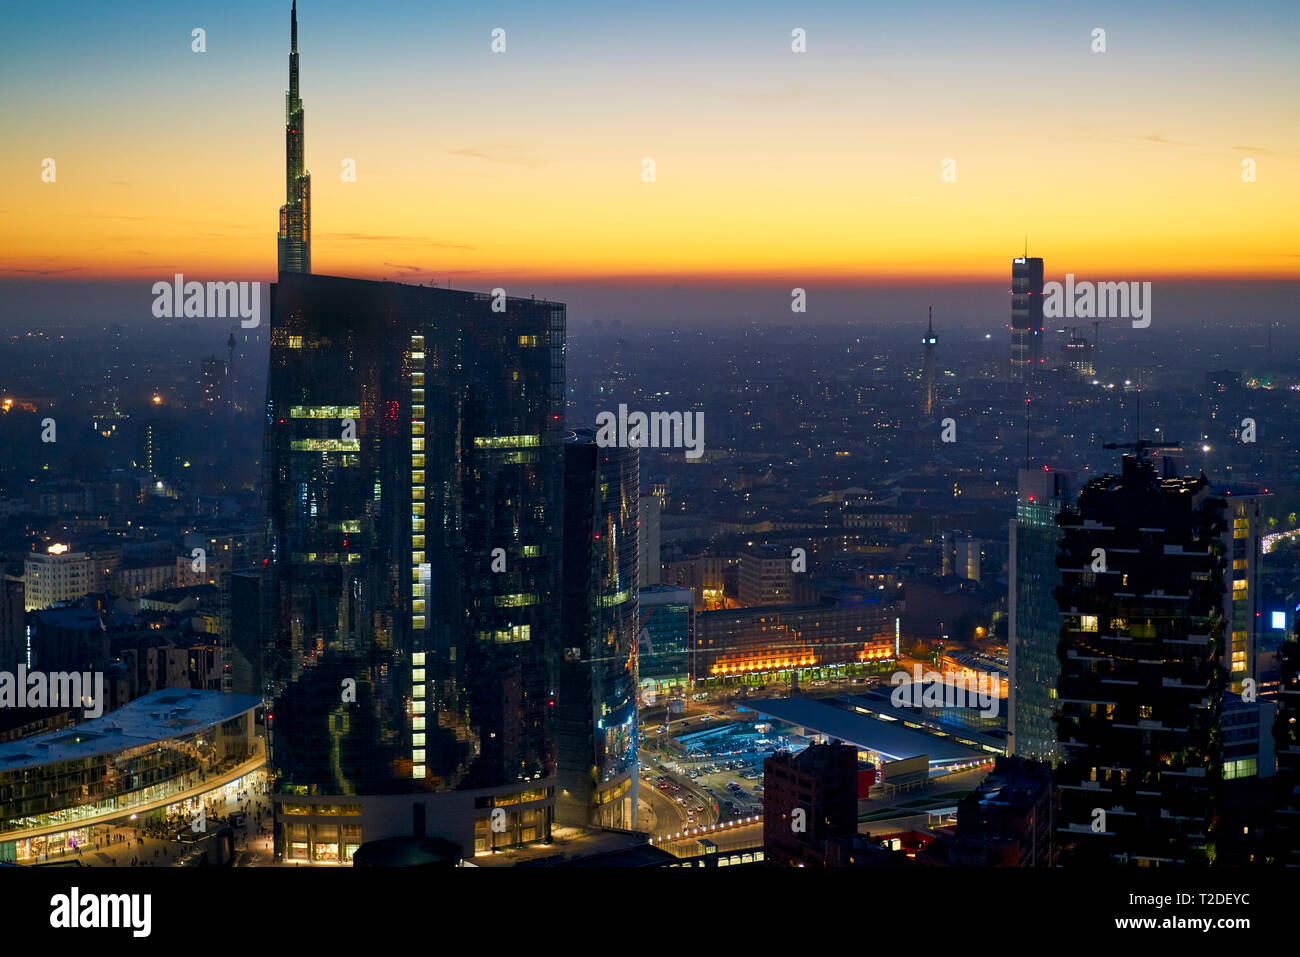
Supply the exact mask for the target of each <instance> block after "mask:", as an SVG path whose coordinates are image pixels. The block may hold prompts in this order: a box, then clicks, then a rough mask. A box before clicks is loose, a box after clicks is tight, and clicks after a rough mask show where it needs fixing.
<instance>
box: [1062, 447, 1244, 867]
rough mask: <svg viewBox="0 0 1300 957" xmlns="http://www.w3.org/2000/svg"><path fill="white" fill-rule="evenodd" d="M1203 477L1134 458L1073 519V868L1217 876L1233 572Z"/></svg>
mask: <svg viewBox="0 0 1300 957" xmlns="http://www.w3.org/2000/svg"><path fill="white" fill-rule="evenodd" d="M1224 513H1225V509H1224V507H1223V502H1222V500H1221V499H1216V498H1214V497H1213V496H1212V495H1211V491H1210V487H1209V483H1208V481H1206V479H1205V477H1204V476H1201V477H1199V478H1197V479H1180V478H1168V477H1166V478H1163V479H1162V478H1161V477H1160V476H1159V475H1158V473H1157V472H1156V470H1155V468H1154V467H1152V466H1151V465H1150V464H1149V463H1148V462H1145V461H1142V460H1141V459H1139V458H1138V457H1135V456H1125V457H1124V466H1123V472H1122V475H1118V476H1117V475H1105V476H1103V477H1101V478H1097V479H1094V480H1093V481H1091V482H1089V483H1088V484H1087V485H1086V486H1085V487H1084V489H1083V492H1082V493H1081V495H1080V496H1079V504H1078V508H1077V510H1071V511H1070V512H1066V513H1064V514H1063V515H1062V525H1063V526H1064V532H1063V535H1062V541H1061V551H1060V558H1059V564H1060V568H1061V577H1062V586H1061V589H1060V591H1059V593H1058V599H1059V604H1060V612H1061V626H1062V631H1061V644H1060V659H1061V677H1060V680H1059V682H1058V690H1057V697H1058V704H1059V708H1060V725H1059V741H1060V748H1061V753H1062V758H1063V764H1062V765H1061V766H1060V767H1059V768H1058V773H1057V784H1058V786H1059V789H1060V794H1061V816H1060V818H1059V819H1058V822H1057V836H1058V846H1060V847H1061V849H1062V855H1061V862H1062V864H1066V865H1084V866H1087V865H1110V866H1115V865H1127V866H1134V867H1154V866H1160V865H1186V864H1202V865H1203V864H1205V863H1206V862H1207V861H1208V858H1209V856H1210V853H1211V847H1212V844H1213V840H1214V838H1213V834H1212V833H1211V830H1210V828H1211V823H1212V822H1213V821H1214V820H1215V817H1216V813H1215V812H1216V802H1217V798H1218V793H1219V781H1220V778H1221V773H1222V770H1221V767H1220V761H1221V748H1222V744H1221V741H1220V735H1219V734H1218V733H1217V728H1218V724H1219V710H1220V701H1221V695H1222V692H1223V687H1224V676H1225V675H1224V670H1223V668H1222V666H1221V664H1220V661H1221V654H1222V650H1223V641H1224V635H1223V631H1224V628H1223V624H1224V623H1223V588H1224V582H1225V576H1226V574H1227V571H1228V563H1227V562H1226V561H1225V558H1224V555H1223V549H1222V544H1221V543H1222V541H1223V534H1224V530H1225V527H1226V524H1227V523H1226V522H1225V514H1224Z"/></svg>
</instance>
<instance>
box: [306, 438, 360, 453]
mask: <svg viewBox="0 0 1300 957" xmlns="http://www.w3.org/2000/svg"><path fill="white" fill-rule="evenodd" d="M289 448H290V449H292V450H293V451H295V452H360V451H361V441H360V440H359V439H293V440H292V441H291V442H290V443H289Z"/></svg>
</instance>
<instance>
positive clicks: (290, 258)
mask: <svg viewBox="0 0 1300 957" xmlns="http://www.w3.org/2000/svg"><path fill="white" fill-rule="evenodd" d="M289 24H290V31H291V40H292V46H291V47H290V50H289V89H288V90H287V91H286V92H285V95H284V160H285V162H284V186H285V196H284V200H285V202H284V205H283V206H281V207H280V235H279V241H278V247H279V249H278V252H279V257H278V258H279V267H280V272H305V273H309V272H311V173H308V172H306V171H305V170H304V168H303V115H302V100H301V99H300V98H299V96H298V0H293V9H292V11H291V12H290V14H289Z"/></svg>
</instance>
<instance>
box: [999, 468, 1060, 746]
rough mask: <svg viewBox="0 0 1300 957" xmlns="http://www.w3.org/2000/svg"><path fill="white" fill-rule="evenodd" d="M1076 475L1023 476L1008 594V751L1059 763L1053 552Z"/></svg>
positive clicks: (1028, 472)
mask: <svg viewBox="0 0 1300 957" xmlns="http://www.w3.org/2000/svg"><path fill="white" fill-rule="evenodd" d="M1073 486H1074V475H1073V473H1070V472H1065V471H1062V470H1060V469H1052V468H1047V467H1046V466H1044V467H1043V468H1042V469H1021V470H1020V484H1019V492H1018V495H1017V498H1016V517H1015V518H1013V519H1012V520H1011V533H1010V543H1011V552H1010V560H1009V562H1008V568H1009V573H1008V575H1007V579H1008V595H1007V618H1008V621H1007V626H1008V627H1007V643H1008V645H1009V646H1010V649H1011V660H1010V672H1011V674H1010V676H1009V677H1010V680H1009V681H1008V689H1007V690H1008V700H1007V707H1008V716H1007V737H1008V742H1007V750H1008V753H1009V754H1014V755H1016V756H1018V757H1022V758H1030V759H1032V760H1035V761H1052V762H1054V761H1055V760H1056V759H1057V756H1058V755H1059V751H1058V749H1057V746H1056V725H1055V724H1053V723H1052V712H1053V711H1054V710H1055V707H1056V682H1057V678H1058V677H1059V676H1060V673H1061V662H1060V660H1059V659H1058V658H1057V656H1056V646H1057V645H1058V644H1060V641H1061V616H1060V614H1059V612H1058V611H1057V607H1056V589H1057V587H1058V586H1059V585H1060V584H1061V571H1060V569H1059V568H1057V567H1056V550H1057V545H1058V544H1059V542H1060V539H1061V530H1060V528H1059V527H1058V526H1057V524H1056V516H1057V514H1059V513H1060V511H1061V510H1062V509H1063V508H1065V507H1067V506H1072V505H1073V504H1074V488H1073Z"/></svg>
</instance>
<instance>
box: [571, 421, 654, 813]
mask: <svg viewBox="0 0 1300 957" xmlns="http://www.w3.org/2000/svg"><path fill="white" fill-rule="evenodd" d="M640 482H641V479H640V460H639V454H638V450H637V449H636V448H601V447H599V446H598V445H597V444H596V437H595V432H594V431H592V430H590V429H583V430H580V431H578V432H577V433H574V434H572V435H570V436H569V438H568V441H567V442H566V444H565V449H564V569H563V576H564V586H563V587H564V592H563V594H564V601H563V609H562V618H561V633H562V642H563V646H564V657H563V661H561V662H560V664H559V669H560V678H559V694H558V701H557V703H556V711H557V712H558V714H557V721H556V723H557V731H556V733H557V740H558V745H559V759H558V765H559V767H558V771H557V775H556V784H557V787H558V789H559V790H558V794H557V795H556V808H555V812H556V819H557V820H559V821H560V822H561V823H564V824H579V825H588V824H591V825H599V826H605V827H619V828H628V829H630V828H632V826H633V825H634V824H635V821H636V786H637V774H636V755H637V721H636V713H637V712H636V702H637V696H636V691H637V640H636V639H637V580H638V574H639V564H638V561H637V506H638V499H639V494H640Z"/></svg>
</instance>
